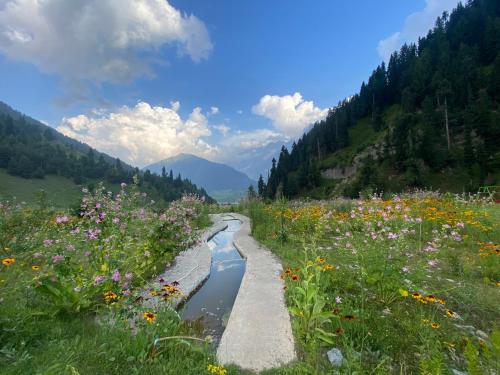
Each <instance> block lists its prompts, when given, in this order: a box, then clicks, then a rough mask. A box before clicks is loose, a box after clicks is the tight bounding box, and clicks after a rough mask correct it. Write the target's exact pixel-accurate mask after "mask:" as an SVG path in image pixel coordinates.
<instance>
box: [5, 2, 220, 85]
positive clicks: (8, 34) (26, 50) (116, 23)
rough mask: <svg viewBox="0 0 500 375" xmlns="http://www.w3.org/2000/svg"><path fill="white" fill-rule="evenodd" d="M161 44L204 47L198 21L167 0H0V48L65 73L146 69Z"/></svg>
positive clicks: (95, 77)
mask: <svg viewBox="0 0 500 375" xmlns="http://www.w3.org/2000/svg"><path fill="white" fill-rule="evenodd" d="M166 45H175V46H176V47H177V50H178V53H179V54H180V55H188V56H189V57H190V58H191V59H192V60H194V61H200V60H201V59H204V58H206V57H208V55H209V53H210V51H211V49H212V43H211V41H210V36H209V33H208V31H207V29H206V27H205V25H204V24H203V22H202V21H200V20H199V19H198V18H197V17H195V16H194V15H186V14H182V13H181V12H180V11H179V10H177V9H176V8H174V7H173V6H172V5H170V4H169V2H168V1H167V0H141V1H138V0H86V1H76V0H72V1H67V0H43V1H40V0H2V1H0V53H2V54H4V55H6V56H8V57H9V58H11V59H14V60H20V61H26V62H30V63H33V64H35V65H36V66H38V67H39V69H41V70H42V71H44V72H46V73H50V74H58V75H61V76H63V77H64V78H65V79H66V80H69V81H71V80H80V79H84V80H91V81H94V82H104V81H110V82H126V81H129V80H131V79H133V78H135V77H137V76H141V75H150V74H152V67H151V65H152V64H153V63H165V62H164V61H158V59H155V58H154V55H155V53H157V52H158V51H159V50H160V49H161V48H162V47H164V46H166Z"/></svg>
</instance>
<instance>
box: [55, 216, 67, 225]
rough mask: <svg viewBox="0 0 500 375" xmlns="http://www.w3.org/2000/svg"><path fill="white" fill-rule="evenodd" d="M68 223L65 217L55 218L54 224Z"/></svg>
mask: <svg viewBox="0 0 500 375" xmlns="http://www.w3.org/2000/svg"><path fill="white" fill-rule="evenodd" d="M68 221H69V218H68V217H67V216H66V215H65V216H56V223H57V224H63V223H67V222H68Z"/></svg>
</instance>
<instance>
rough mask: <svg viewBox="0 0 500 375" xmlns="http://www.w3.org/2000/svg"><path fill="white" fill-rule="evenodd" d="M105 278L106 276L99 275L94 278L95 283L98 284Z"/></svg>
mask: <svg viewBox="0 0 500 375" xmlns="http://www.w3.org/2000/svg"><path fill="white" fill-rule="evenodd" d="M103 280H104V276H101V275H97V276H96V277H95V278H94V285H97V284H99V283H101V282H102V281H103Z"/></svg>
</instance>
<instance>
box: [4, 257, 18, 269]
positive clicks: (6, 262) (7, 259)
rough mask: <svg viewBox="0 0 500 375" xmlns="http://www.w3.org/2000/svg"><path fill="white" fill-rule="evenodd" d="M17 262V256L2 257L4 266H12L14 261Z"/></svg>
mask: <svg viewBox="0 0 500 375" xmlns="http://www.w3.org/2000/svg"><path fill="white" fill-rule="evenodd" d="M15 262H16V258H4V259H2V264H3V265H4V266H7V267H8V266H10V265H11V264H12V263H15Z"/></svg>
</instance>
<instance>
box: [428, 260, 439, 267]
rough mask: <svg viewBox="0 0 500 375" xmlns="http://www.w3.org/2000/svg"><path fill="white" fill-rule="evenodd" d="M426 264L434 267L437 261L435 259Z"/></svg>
mask: <svg viewBox="0 0 500 375" xmlns="http://www.w3.org/2000/svg"><path fill="white" fill-rule="evenodd" d="M427 264H428V265H429V266H431V267H436V266H437V265H438V264H439V261H438V260H437V259H431V260H429V261H428V262H427Z"/></svg>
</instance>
